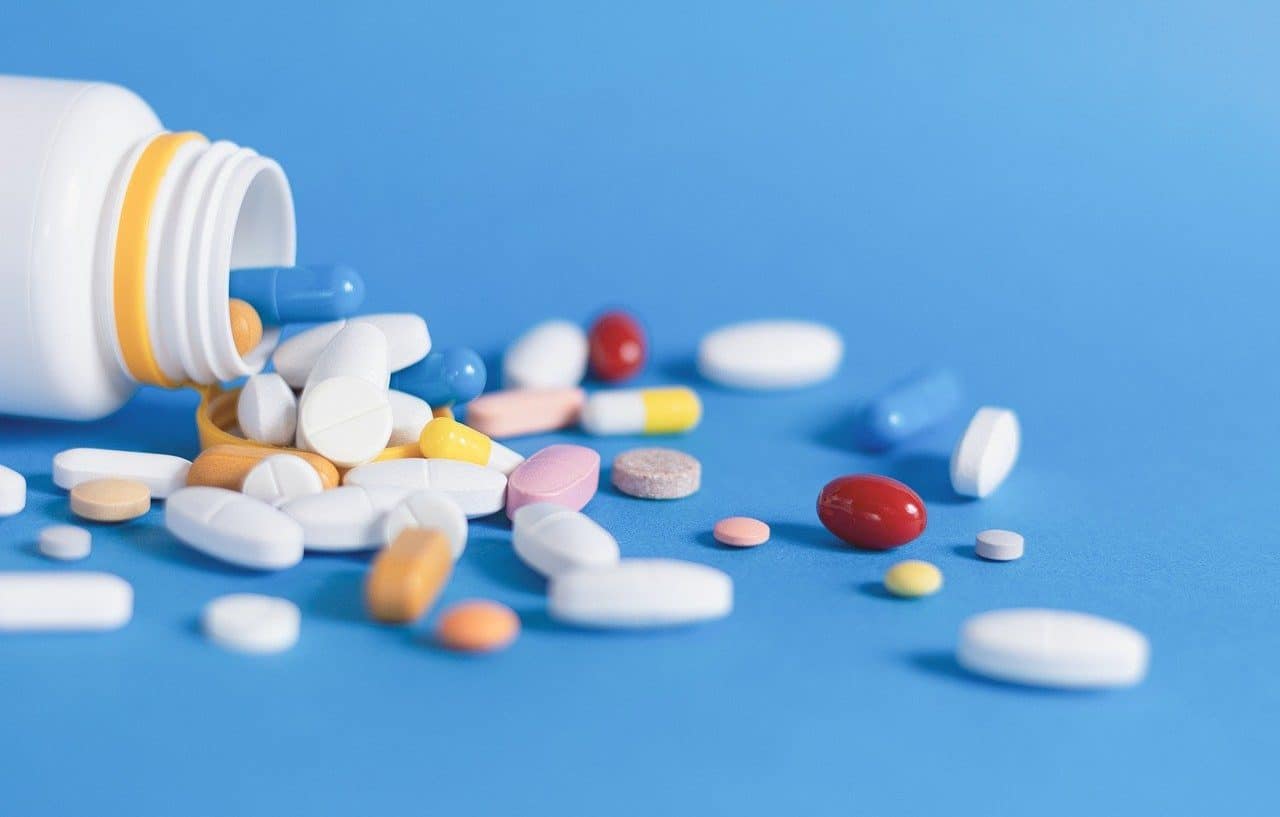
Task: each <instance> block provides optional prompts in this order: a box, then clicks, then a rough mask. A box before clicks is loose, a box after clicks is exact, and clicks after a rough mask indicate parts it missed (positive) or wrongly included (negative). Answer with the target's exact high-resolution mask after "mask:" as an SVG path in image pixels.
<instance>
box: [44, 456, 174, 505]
mask: <svg viewBox="0 0 1280 817" xmlns="http://www.w3.org/2000/svg"><path fill="white" fill-rule="evenodd" d="M189 470H191V461H190V460H184V459H183V458H182V457H174V456H171V455H169V454H148V453H146V452H143V451H112V450H110V449H106V448H68V449H67V450H66V451H60V452H58V453H57V454H56V455H55V456H54V458H53V484H54V485H57V486H58V487H59V488H63V489H65V490H68V491H70V490H71V489H72V488H74V487H76V486H77V485H79V484H80V483H82V482H88V481H89V480H93V479H113V478H114V479H131V480H135V481H137V482H141V483H142V484H143V485H146V486H147V487H148V488H150V489H151V498H152V499H164V498H165V497H167V496H169V494H171V493H173V492H174V491H177V490H179V489H180V488H183V487H185V486H186V484H187V471H189Z"/></svg>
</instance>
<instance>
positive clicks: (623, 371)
mask: <svg viewBox="0 0 1280 817" xmlns="http://www.w3.org/2000/svg"><path fill="white" fill-rule="evenodd" d="M587 341H588V343H589V344H590V348H591V372H592V374H594V375H595V376H596V377H597V378H599V379H601V380H605V381H609V382H611V383H616V382H618V381H619V380H628V379H630V378H632V377H635V376H636V375H637V374H639V373H640V370H641V369H643V368H644V361H645V357H646V356H647V354H648V345H649V344H648V342H647V341H646V340H645V336H644V327H642V326H641V325H640V322H639V321H637V320H636V319H635V318H633V317H631V316H630V315H628V314H627V313H625V312H606V313H604V314H603V315H601V316H600V317H599V318H597V319H596V322H595V323H593V324H592V325H591V331H590V332H588V333H587Z"/></svg>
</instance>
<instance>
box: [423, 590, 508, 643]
mask: <svg viewBox="0 0 1280 817" xmlns="http://www.w3.org/2000/svg"><path fill="white" fill-rule="evenodd" d="M518 635H520V617H519V616H517V615H516V614H515V612H514V611H513V610H512V609H511V608H510V607H508V606H506V605H505V604H499V603H498V602H496V601H481V600H471V601H463V602H459V603H457V604H455V605H453V606H452V607H450V608H449V609H448V610H446V611H445V612H444V614H443V615H442V616H440V621H439V623H438V624H436V640H437V641H439V642H440V644H441V645H443V646H445V647H448V648H449V649H451V650H458V651H460V652H494V651H496V650H501V649H504V648H506V647H509V646H511V642H513V641H515V640H516V636H518Z"/></svg>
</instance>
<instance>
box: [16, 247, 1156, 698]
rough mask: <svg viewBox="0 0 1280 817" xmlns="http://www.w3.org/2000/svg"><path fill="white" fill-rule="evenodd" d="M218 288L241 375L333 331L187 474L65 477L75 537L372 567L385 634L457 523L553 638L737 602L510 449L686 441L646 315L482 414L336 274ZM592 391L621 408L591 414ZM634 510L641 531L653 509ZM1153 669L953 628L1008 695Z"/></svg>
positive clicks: (737, 530)
mask: <svg viewBox="0 0 1280 817" xmlns="http://www.w3.org/2000/svg"><path fill="white" fill-rule="evenodd" d="M231 280H232V285H231V296H232V297H231V299H230V302H229V303H230V305H229V317H228V326H229V328H230V331H231V333H232V336H233V339H234V340H235V343H236V348H237V349H238V350H240V352H241V354H246V353H247V352H248V350H250V349H254V348H256V347H257V346H258V345H259V344H260V343H262V342H263V337H264V326H263V324H264V322H265V323H266V324H267V325H268V326H273V327H274V326H276V325H279V324H281V323H287V322H290V321H315V320H324V321H327V322H325V323H321V324H320V325H318V326H314V327H312V328H309V329H307V330H305V331H303V332H300V333H298V334H296V335H294V336H292V337H290V338H289V339H287V340H285V341H284V342H283V343H280V344H279V346H278V347H277V348H276V349H275V352H274V354H273V355H272V358H271V359H272V362H273V364H274V371H271V372H264V373H261V374H256V375H253V376H251V377H249V378H248V379H247V380H246V381H245V382H244V384H243V386H242V387H241V388H240V390H239V394H238V396H236V397H235V406H236V416H235V419H234V423H233V425H231V426H229V427H228V428H227V429H226V431H227V432H228V433H230V434H231V435H232V436H233V437H239V438H240V439H239V440H237V441H235V442H231V443H227V442H223V443H220V444H216V445H211V446H209V447H208V448H206V449H205V450H204V451H202V452H201V453H200V454H199V456H197V457H196V458H195V459H194V460H193V461H189V460H186V459H183V458H181V457H176V456H172V455H168V454H159V453H145V452H133V451H111V450H105V449H93V448H75V449H70V450H67V451H63V452H61V453H59V454H58V455H57V456H56V457H55V458H54V461H53V479H54V482H55V483H56V484H57V485H58V486H60V487H62V488H64V489H65V490H67V491H68V492H69V501H70V508H71V510H72V512H73V513H75V514H76V515H77V516H79V517H81V518H83V519H85V520H89V521H92V522H96V523H115V524H120V523H127V522H128V520H131V519H135V518H137V517H139V516H142V515H144V514H146V513H147V512H148V511H149V510H150V509H151V506H152V502H153V501H161V502H163V503H164V512H163V516H164V524H165V527H166V528H167V529H168V531H169V532H170V533H171V534H172V535H173V537H174V538H175V539H177V540H178V541H180V542H182V543H184V544H185V545H187V546H189V547H190V548H192V549H194V550H195V551H198V552H199V553H201V554H203V555H204V556H206V557H208V558H211V559H214V560H218V561H221V562H225V563H229V564H233V565H236V566H238V567H241V568H246V569H250V570H260V571H274V570H285V569H289V568H292V567H294V566H296V565H298V564H299V563H300V562H301V561H303V559H304V557H305V554H306V553H308V552H350V551H369V552H371V553H372V558H371V559H370V562H369V566H368V569H367V573H366V576H365V581H364V605H365V608H366V610H367V612H368V615H369V618H370V619H371V620H372V621H375V622H378V623H381V624H385V625H398V626H403V625H412V624H414V623H415V622H418V621H420V620H422V619H423V618H424V617H427V616H429V615H431V611H432V608H433V607H435V605H436V603H437V601H438V600H439V599H440V598H441V596H442V595H443V594H444V592H445V590H446V588H447V586H448V584H449V581H450V578H451V576H452V575H453V572H454V565H455V563H456V562H457V561H458V560H459V559H460V558H463V557H464V555H465V551H466V547H467V539H468V524H469V521H470V520H472V519H476V518H479V517H485V516H491V515H496V514H505V515H506V517H508V518H509V519H510V521H511V529H512V538H511V542H512V550H513V553H514V556H515V557H516V558H518V559H519V560H520V561H521V562H523V563H524V564H525V565H527V566H528V568H529V569H530V570H532V571H533V572H535V573H537V574H538V575H539V576H541V577H543V578H544V579H545V580H546V605H547V610H548V613H549V615H550V616H551V618H552V619H553V620H555V621H557V622H560V623H562V624H564V625H567V626H573V627H584V628H594V629H599V628H607V629H631V628H653V627H670V626H685V625H691V624H695V623H698V622H705V621H710V620H713V619H717V618H721V617H724V616H727V615H729V614H730V613H731V611H732V610H733V606H734V585H733V581H732V579H731V578H730V577H729V575H727V574H726V573H725V572H724V571H722V570H718V569H716V568H713V567H710V566H707V565H702V564H697V563H694V562H690V561H683V560H679V559H672V558H628V557H626V555H625V552H626V547H625V543H623V545H620V543H619V542H618V541H617V539H615V537H614V536H613V534H612V533H610V531H609V530H607V529H606V528H605V527H603V526H602V525H601V524H599V523H598V522H597V521H595V520H594V519H592V518H591V517H590V516H589V515H588V514H587V513H586V508H587V506H588V505H589V504H590V503H591V501H592V499H593V498H594V497H595V496H596V494H597V492H598V490H599V484H600V478H601V465H602V463H601V457H600V454H599V453H598V452H597V451H596V450H595V449H594V448H592V447H590V446H588V445H580V444H569V443H557V444H553V445H548V446H546V447H543V448H541V449H540V450H536V451H531V452H529V453H528V456H525V455H523V454H521V453H519V452H517V451H515V450H513V449H512V448H510V447H508V446H507V445H506V444H504V443H503V442H500V441H501V440H508V439H511V438H518V437H523V436H526V435H533V434H541V433H546V432H551V431H558V430H562V429H568V428H574V427H576V428H579V429H581V430H582V431H583V432H585V433H586V434H588V435H597V436H598V435H637V436H638V435H677V434H683V433H687V432H690V431H692V430H694V429H696V428H697V427H698V425H699V423H700V422H701V421H702V417H703V406H702V401H701V399H700V398H699V396H698V394H697V392H696V391H694V389H692V388H690V387H689V386H687V385H671V386H660V387H644V388H612V386H614V385H616V384H621V383H625V382H626V381H627V380H630V379H631V378H634V377H636V376H637V375H638V374H640V373H641V372H642V371H643V369H644V367H645V365H646V362H647V361H648V360H649V357H650V352H649V340H648V337H647V333H646V331H645V329H644V327H643V325H642V324H641V322H640V321H639V320H637V319H636V318H635V317H634V316H632V315H630V314H627V313H626V312H622V311H616V310H615V311H610V312H606V313H604V314H602V315H600V316H599V317H598V318H597V319H596V320H595V321H594V322H593V323H592V324H590V325H589V326H587V327H586V328H584V327H582V326H579V325H578V324H576V323H574V322H571V321H565V320H551V321H546V322H543V323H540V324H537V325H535V326H533V327H531V328H529V329H528V330H527V331H526V332H524V333H523V334H521V335H520V336H519V337H517V338H516V339H515V340H514V341H513V342H512V344H511V345H510V347H509V348H508V349H507V350H506V353H505V355H504V356H503V359H502V371H501V379H502V385H503V388H502V389H501V390H494V391H489V392H487V393H486V392H485V391H484V389H485V386H486V385H487V379H488V377H487V372H486V370H485V366H484V363H483V361H482V360H481V358H480V356H479V355H478V354H476V353H475V352H474V351H472V350H470V349H466V348H464V347H453V348H450V349H445V350H438V349H435V348H433V343H432V337H431V334H430V332H429V330H428V327H427V324H426V322H425V321H424V320H423V319H422V318H421V317H420V316H417V315H412V314H378V315H366V316H355V315H353V314H352V313H353V312H354V309H355V307H356V306H358V304H359V301H360V298H361V297H362V295H363V283H362V282H360V280H359V277H358V276H356V275H354V273H352V272H351V271H350V270H347V269H346V268H342V267H315V268H298V269H293V270H287V269H275V268H269V269H255V270H236V271H234V272H233V274H232V278H231ZM843 350H844V343H843V340H842V339H841V337H840V336H839V334H837V333H836V332H835V331H833V330H832V329H830V328H829V327H826V326H823V325H821V324H816V323H810V322H804V321H757V322H751V323H742V324H736V325H732V326H727V327H724V328H721V329H717V330H716V331H713V332H711V333H710V334H708V335H707V336H706V337H705V338H704V339H703V340H702V342H701V344H700V345H699V347H698V350H697V368H698V371H699V373H700V374H701V375H702V377H703V378H705V379H706V380H707V381H709V382H710V383H713V384H715V385H717V386H719V387H724V388H729V389H736V390H745V391H753V392H767V391H776V390H781V389H794V388H802V387H810V386H814V385H816V384H819V383H821V382H823V381H825V380H828V379H829V378H831V377H832V376H833V375H834V373H835V372H836V370H837V369H838V367H839V365H840V363H841V360H842V357H843ZM588 376H590V377H592V378H594V380H595V381H597V382H599V383H605V384H609V386H610V388H602V389H595V390H592V391H590V392H589V391H588V390H587V389H585V388H584V381H585V380H586V379H587V378H588ZM961 401H962V391H961V386H960V380H959V378H958V377H957V376H956V375H955V373H953V372H951V371H949V370H942V369H934V370H926V371H923V372H919V373H917V374H914V375H912V376H911V377H909V378H907V379H905V380H902V381H900V382H897V383H895V384H893V385H892V386H891V387H889V388H888V389H886V390H885V391H884V392H882V393H881V394H878V395H875V396H874V397H872V399H870V400H869V401H867V402H866V403H865V404H864V406H863V408H862V411H861V413H860V414H859V415H858V421H857V424H858V427H857V428H856V429H852V431H853V434H851V436H852V437H854V438H856V439H858V440H860V441H861V442H862V443H863V444H864V445H865V447H866V448H867V449H868V450H871V451H877V452H878V451H884V450H887V449H890V448H892V447H894V446H897V445H899V444H901V443H903V442H904V441H907V440H909V439H911V438H913V437H915V436H917V435H919V434H921V433H923V432H925V431H928V430H930V429H934V428H937V427H938V426H939V425H940V424H942V423H943V422H944V421H946V420H947V419H948V418H949V417H951V416H952V415H953V414H954V412H955V411H956V410H957V408H958V407H959V406H960V404H961ZM455 410H459V411H461V412H463V414H462V415H461V417H462V419H461V420H459V419H455V414H454V412H455ZM1020 446H1021V429H1020V425H1019V421H1018V417H1017V415H1016V414H1015V413H1014V412H1012V411H1010V410H1009V409H1005V408H1001V407H997V406H982V407H981V408H979V409H977V411H976V412H975V413H974V414H973V415H972V417H971V419H970V420H969V422H968V423H967V425H966V427H965V429H964V431H963V433H962V434H961V435H960V438H959V439H958V440H957V441H956V444H955V446H954V448H953V451H952V455H951V459H950V473H949V477H950V483H951V487H952V489H953V490H954V492H955V493H956V494H957V495H959V496H963V497H970V498H975V499H980V498H984V497H988V496H990V495H992V494H993V493H994V492H995V491H997V490H998V489H999V488H1000V486H1001V485H1002V484H1003V483H1004V482H1005V481H1006V479H1007V478H1008V477H1009V475H1010V473H1011V472H1012V470H1013V468H1014V465H1015V463H1016V462H1017V459H1018V454H1019V449H1020ZM609 477H610V481H611V483H612V485H613V487H614V488H615V489H616V490H617V492H618V493H620V494H622V495H624V496H626V497H633V498H636V499H644V500H662V501H672V500H679V499H682V498H685V497H688V496H690V495H692V494H694V493H696V492H698V491H699V490H700V488H701V485H702V464H701V463H700V462H699V461H698V460H697V459H696V458H694V457H692V456H690V455H689V454H688V453H685V452H683V451H680V450H677V449H675V448H669V447H656V446H648V447H643V448H634V449H630V450H626V451H623V452H622V453H621V454H618V455H617V456H616V457H614V459H613V461H612V463H611V467H610V469H609ZM25 495H26V487H25V481H24V479H23V477H22V476H21V475H20V474H17V473H16V472H13V471H12V470H10V469H6V468H3V467H0V515H8V514H13V513H17V512H19V511H21V510H22V508H23V507H24V505H25ZM632 507H633V508H634V509H635V511H634V512H635V513H637V514H643V513H646V512H647V511H646V510H645V509H644V508H645V506H644V505H643V504H641V503H635V504H634V505H633V506H632ZM816 510H817V514H816V515H817V520H818V521H819V522H820V523H821V524H822V525H823V526H824V527H825V528H826V529H827V530H828V531H830V532H831V533H832V534H833V535H835V536H836V537H837V538H839V539H840V540H841V541H843V542H845V543H847V544H848V545H851V546H852V547H854V548H859V549H864V550H875V551H883V550H889V549H895V548H901V547H904V546H906V545H908V544H910V543H912V542H915V541H917V540H918V539H920V537H921V536H922V535H923V534H924V533H925V531H926V528H927V525H928V516H929V514H928V510H927V509H926V507H925V503H924V500H923V499H922V498H921V497H920V495H919V494H918V493H917V492H916V491H915V490H913V489H912V488H911V487H910V486H909V485H906V484H904V483H902V482H899V481H897V480H894V479H890V478H888V477H886V476H882V475H877V474H848V475H844V476H837V477H835V478H834V479H832V480H831V481H830V482H828V483H827V484H826V485H825V486H824V487H823V488H822V490H821V491H820V493H819V495H818V499H817V509H816ZM713 536H714V539H715V540H716V541H717V542H719V543H721V544H722V545H724V546H726V547H727V548H734V549H749V548H754V547H757V546H760V545H762V544H764V543H766V542H768V541H769V538H770V528H769V525H768V524H767V523H765V522H764V521H761V520H759V519H755V518H752V517H749V516H730V517H726V518H723V519H720V520H719V521H718V522H716V523H715V525H714V530H713ZM91 540H92V535H91V532H90V531H89V530H87V529H85V528H82V527H77V526H71V525H54V526H50V527H48V528H46V529H45V530H44V531H43V532H41V534H40V537H39V551H40V553H42V554H44V555H45V556H47V557H48V558H50V559H56V560H63V561H72V560H80V559H85V558H87V557H89V556H90V552H91ZM975 540H976V545H975V550H974V552H975V555H976V556H978V557H980V558H981V559H983V560H987V561H989V562H1010V561H1013V560H1017V559H1020V558H1022V557H1023V554H1024V544H1025V543H1024V539H1023V537H1022V535H1020V534H1019V533H1016V532H1014V531H1008V530H985V531H982V532H980V533H977V534H976V537H975ZM735 558H736V557H735ZM741 558H749V557H745V556H744V557H741ZM991 569H992V570H995V569H998V568H994V567H993V568H991ZM883 586H884V589H885V591H886V592H887V593H888V594H891V595H893V596H896V597H899V598H905V599H922V598H925V597H928V596H931V595H933V594H936V593H938V592H940V591H941V590H942V587H943V575H942V571H941V570H940V569H939V568H938V567H937V565H935V564H933V563H931V562H928V561H924V560H920V559H909V560H906V561H901V562H898V563H896V564H894V565H892V566H891V567H890V568H889V569H888V570H887V571H886V572H885V573H884V576H883ZM917 603H921V602H917ZM132 604H133V592H132V588H131V587H130V586H129V585H128V583H127V582H125V581H124V580H123V579H121V578H119V577H116V576H110V575H107V574H100V573H90V572H73V573H58V572H46V571H37V572H29V573H8V574H0V629H86V630H92V629H112V628H115V627H120V626H123V625H124V624H125V623H127V622H128V620H129V618H130V617H131V615H132ZM924 604H926V606H927V602H924ZM200 620H201V623H202V628H203V630H204V632H205V634H206V635H207V637H208V638H209V639H210V641H212V642H213V643H216V644H218V645H220V646H222V647H225V648H227V649H231V650H236V651H240V652H246V653H255V654H264V653H273V652H279V651H282V650H286V649H289V648H290V647H292V646H293V645H294V644H295V643H296V642H297V640H298V638H299V634H300V631H301V621H302V615H301V613H300V611H299V610H298V608H297V606H296V605H294V604H293V603H292V602H290V601H288V600H285V599H279V598H272V597H267V596H260V595H255V594H232V595H227V596H222V597H220V598H217V599H214V600H212V601H210V602H209V603H208V604H207V606H206V607H205V608H204V611H203V613H202V615H201V618H200ZM434 633H435V643H437V644H438V645H440V646H441V647H443V648H446V649H449V650H454V651H459V652H466V653H481V652H494V651H498V650H501V649H504V648H506V647H508V646H510V645H511V644H512V643H513V642H514V641H515V640H516V639H517V638H518V636H519V633H520V620H519V617H518V616H517V615H516V614H515V613H514V612H513V611H511V610H510V609H509V608H507V607H505V606H504V605H501V604H499V603H497V602H494V601H491V600H484V599H473V600H469V601H466V602H461V603H458V604H455V605H453V606H452V607H450V608H449V609H447V610H444V611H442V612H441V613H440V614H439V615H438V616H437V620H436V624H435V628H434ZM1148 651H1149V648H1148V646H1147V644H1146V640H1145V639H1144V638H1143V637H1142V636H1141V634H1139V633H1137V632H1136V631H1133V630H1131V629H1130V628H1127V627H1125V626H1124V625H1120V624H1117V623H1115V622H1110V621H1107V620H1105V619H1100V618H1096V617H1092V616H1086V615H1084V614H1077V613H1069V612H1064V611H1053V610H1004V611H994V612H991V613H985V614H981V615H978V616H975V617H973V618H971V619H970V620H969V621H967V622H965V624H964V626H963V628H962V629H961V635H960V641H959V646H958V651H957V658H958V660H959V662H960V664H961V665H962V666H964V667H966V668H968V669H969V670H971V671H972V672H974V673H977V674H981V675H985V676H988V677H991V678H995V679H999V680H1003V681H1015V682H1018V683H1025V684H1042V685H1050V686H1067V687H1082V686H1121V685H1128V684H1132V683H1136V682H1137V681H1139V680H1141V678H1142V677H1143V675H1144V674H1145V671H1146V662H1147V655H1148Z"/></svg>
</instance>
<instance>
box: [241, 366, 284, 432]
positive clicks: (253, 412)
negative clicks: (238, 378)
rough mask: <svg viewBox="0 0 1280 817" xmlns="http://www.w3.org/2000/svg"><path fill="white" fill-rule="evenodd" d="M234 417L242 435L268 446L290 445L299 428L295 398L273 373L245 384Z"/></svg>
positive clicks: (257, 376)
mask: <svg viewBox="0 0 1280 817" xmlns="http://www.w3.org/2000/svg"><path fill="white" fill-rule="evenodd" d="M236 418H237V420H238V422H239V424H240V430H241V431H243V432H244V436H246V437H248V438H249V439H251V440H257V441H258V442H260V443H268V444H270V445H292V444H293V435H294V433H295V432H296V431H297V428H298V398H297V397H295V396H294V394H293V389H291V388H289V384H288V383H286V382H284V378H283V377H281V376H280V375H278V374H276V373H275V372H270V373H268V374H255V375H254V376H253V377H250V378H249V379H248V380H246V381H245V383H244V387H243V388H242V389H240V397H239V398H238V399H237V401H236Z"/></svg>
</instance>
